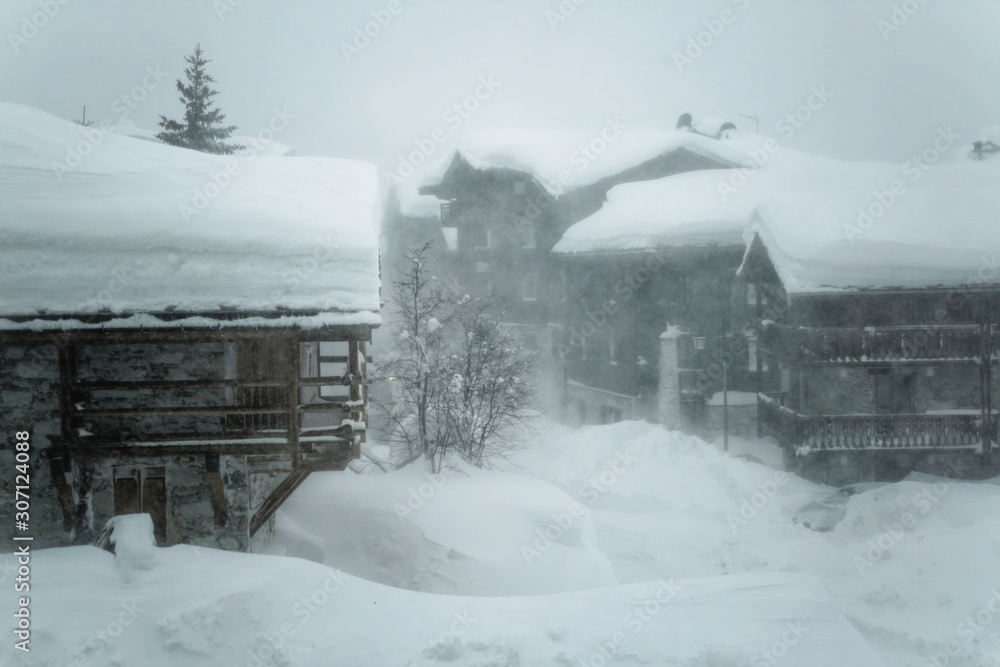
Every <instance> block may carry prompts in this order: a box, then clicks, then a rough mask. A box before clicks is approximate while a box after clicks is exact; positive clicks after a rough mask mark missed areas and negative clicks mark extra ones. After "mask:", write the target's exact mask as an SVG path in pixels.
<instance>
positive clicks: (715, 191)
mask: <svg viewBox="0 0 1000 667" xmlns="http://www.w3.org/2000/svg"><path fill="white" fill-rule="evenodd" d="M726 143H728V144H729V145H730V146H731V147H733V148H736V149H738V150H740V152H741V155H742V159H743V160H744V161H751V160H755V162H752V164H753V166H752V167H749V168H747V167H741V168H731V169H706V170H698V171H691V172H685V173H681V174H674V175H672V176H667V177H666V178H661V179H657V180H655V181H643V182H638V183H625V184H622V185H618V186H616V187H614V188H612V189H611V190H610V191H609V192H608V195H607V198H608V201H607V202H606V203H605V204H604V206H603V207H602V208H601V209H600V210H599V211H597V212H596V213H594V214H593V215H591V216H590V217H588V218H585V219H584V220H581V221H580V222H578V223H576V224H575V225H573V226H572V227H570V228H569V229H568V230H567V231H566V232H565V233H564V234H563V237H562V239H561V240H560V241H559V243H557V244H556V246H555V248H554V249H553V252H555V253H560V254H573V253H587V252H619V251H629V250H651V249H656V248H666V247H685V246H699V245H734V246H742V245H743V230H744V228H745V227H746V224H747V222H748V221H749V220H750V216H751V214H752V213H753V210H754V208H755V207H756V206H757V205H758V204H759V203H761V202H763V201H766V200H767V199H769V198H771V197H773V196H775V195H776V194H779V193H782V192H789V191H797V190H824V189H844V188H865V187H872V188H874V187H876V186H879V185H882V184H884V183H886V182H888V181H890V180H891V179H892V178H893V175H894V173H895V172H897V171H898V170H899V167H898V165H891V164H884V163H849V162H842V161H839V160H834V159H831V158H826V157H822V156H817V155H810V154H806V153H801V152H799V151H795V150H792V149H790V148H786V147H784V146H781V145H780V144H779V143H778V142H777V141H776V140H774V139H772V138H767V137H762V136H760V135H743V136H741V137H738V138H736V139H733V140H731V141H728V142H726ZM751 156H754V157H753V158H751Z"/></svg>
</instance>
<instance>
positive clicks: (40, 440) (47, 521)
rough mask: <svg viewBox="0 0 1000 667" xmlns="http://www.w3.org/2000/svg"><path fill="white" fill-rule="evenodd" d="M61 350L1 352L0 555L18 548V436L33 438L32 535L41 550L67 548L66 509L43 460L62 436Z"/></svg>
mask: <svg viewBox="0 0 1000 667" xmlns="http://www.w3.org/2000/svg"><path fill="white" fill-rule="evenodd" d="M58 355H59V352H58V350H57V348H56V347H55V346H54V345H46V346H37V347H36V346H32V347H6V348H0V437H2V438H3V442H4V445H3V447H2V448H0V470H2V471H3V473H4V474H2V475H0V536H3V538H4V539H2V540H0V551H2V550H13V545H14V542H12V541H11V540H10V537H12V536H13V532H14V502H15V489H14V481H15V479H14V470H15V468H14V465H15V459H14V453H15V452H14V441H15V440H14V435H15V433H16V432H17V431H27V432H29V433H30V434H31V446H32V447H31V451H30V465H31V510H30V514H31V521H30V527H31V528H30V531H29V533H30V534H31V535H32V536H34V538H35V545H36V546H37V547H45V546H60V545H63V544H68V543H69V540H70V536H69V534H67V533H65V532H64V531H63V514H62V507H61V505H60V504H59V500H58V498H57V497H56V493H55V489H54V488H53V486H52V477H51V471H50V469H49V465H48V460H47V459H46V457H45V456H44V453H45V450H46V449H48V447H49V445H50V442H49V438H48V437H47V436H58V435H59V419H58V417H53V416H52V411H53V410H58V409H59V395H58V393H57V392H56V391H55V390H53V389H52V384H53V383H58V382H59V362H58Z"/></svg>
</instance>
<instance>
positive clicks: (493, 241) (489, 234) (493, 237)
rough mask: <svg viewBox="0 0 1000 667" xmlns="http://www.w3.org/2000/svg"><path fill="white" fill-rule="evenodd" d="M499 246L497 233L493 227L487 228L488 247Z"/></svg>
mask: <svg viewBox="0 0 1000 667" xmlns="http://www.w3.org/2000/svg"><path fill="white" fill-rule="evenodd" d="M496 246H497V238H496V234H494V233H493V230H492V229H487V230H486V247H487V248H495V247H496Z"/></svg>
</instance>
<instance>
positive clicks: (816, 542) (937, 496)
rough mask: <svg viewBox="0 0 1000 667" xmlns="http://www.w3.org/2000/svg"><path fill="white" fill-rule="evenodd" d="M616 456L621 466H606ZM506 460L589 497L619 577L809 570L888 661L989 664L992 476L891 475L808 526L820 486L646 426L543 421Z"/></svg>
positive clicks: (997, 558)
mask: <svg viewBox="0 0 1000 667" xmlns="http://www.w3.org/2000/svg"><path fill="white" fill-rule="evenodd" d="M619 453H624V454H625V455H626V456H627V457H628V458H629V460H630V465H628V466H627V467H625V468H622V466H621V465H620V464H619V466H618V469H616V468H615V460H616V457H617V456H618V455H619ZM513 463H514V464H516V465H517V466H518V467H517V469H518V470H519V471H520V472H522V474H532V475H535V476H538V477H541V478H542V479H547V480H549V481H551V482H553V483H554V484H556V485H557V486H559V487H560V488H562V489H564V490H565V491H566V492H567V493H569V494H570V495H571V496H573V497H574V498H576V499H577V500H579V501H580V502H583V503H586V504H587V506H588V508H589V509H590V510H591V516H592V518H593V521H594V524H595V526H596V528H597V533H598V538H599V540H600V544H601V547H602V549H603V550H604V552H605V553H606V554H607V555H608V558H609V560H610V561H611V564H612V566H613V567H614V569H615V572H616V574H617V576H618V578H619V580H620V581H622V582H623V583H627V582H630V581H645V580H652V579H657V578H662V577H677V578H682V577H692V576H708V575H713V574H733V573H745V572H760V571H770V572H795V573H801V574H807V575H811V576H813V577H816V578H817V579H818V580H819V581H821V582H823V584H824V585H825V586H826V588H827V590H829V591H830V592H831V593H832V594H833V596H834V597H835V598H836V600H837V603H838V606H839V608H840V609H841V610H842V611H843V612H844V613H845V614H847V617H848V618H849V619H850V620H851V621H852V623H853V624H854V625H855V627H857V628H858V629H859V630H860V631H861V632H862V634H863V635H865V637H866V638H867V639H868V640H869V641H870V642H871V643H872V644H873V645H874V646H875V647H876V648H878V649H879V650H880V652H881V653H882V655H883V658H884V659H886V660H887V662H888V664H891V665H907V666H910V665H912V666H918V665H919V666H921V667H924V666H926V665H933V664H935V663H934V662H932V659H937V660H938V663H937V664H941V665H943V664H948V665H967V666H975V667H986V666H991V667H995V666H996V665H998V664H1000V574H998V573H1000V488H998V487H997V486H996V485H992V484H972V483H961V482H942V481H937V482H912V481H907V482H901V483H898V484H890V485H887V486H884V487H881V488H879V489H875V490H873V491H868V492H866V493H862V494H859V495H856V496H854V497H852V498H851V500H850V502H849V504H848V510H847V516H846V518H845V519H844V521H843V522H841V523H840V524H839V525H838V526H837V527H836V528H835V529H834V530H833V531H831V532H827V533H817V532H813V531H810V530H807V529H805V528H803V527H802V526H799V525H797V524H796V523H794V522H793V521H792V516H793V515H794V513H795V511H796V510H797V509H799V508H800V507H801V506H802V505H803V504H805V503H806V502H807V501H808V500H810V499H813V498H815V497H817V496H822V495H824V494H825V493H827V492H829V489H826V488H825V487H820V486H818V485H814V484H812V483H810V482H806V481H804V480H802V479H800V478H798V477H796V476H794V475H790V474H786V473H782V472H779V471H775V470H773V469H770V468H767V467H765V466H763V465H759V464H756V463H750V462H745V461H742V460H739V459H734V458H732V457H727V456H725V455H723V454H722V453H721V452H719V451H718V450H717V449H715V448H713V447H708V446H706V445H705V444H704V443H702V442H701V441H700V440H699V439H698V438H695V437H691V436H686V435H683V434H679V433H671V432H668V431H665V430H664V429H662V428H660V427H657V426H653V425H649V424H644V423H638V422H625V423H620V424H615V425H611V426H595V427H587V428H582V429H579V430H572V429H568V428H564V427H553V428H551V429H549V430H547V431H546V432H544V433H543V434H542V435H541V436H540V437H539V438H538V439H537V440H536V442H534V443H533V445H532V446H530V447H528V448H526V449H525V450H524V451H523V452H522V453H520V454H519V455H517V456H516V457H515V458H514V461H513ZM588 499H590V502H589V503H588ZM977 619H978V620H977ZM843 664H845V665H846V664H849V663H847V662H844V663H843Z"/></svg>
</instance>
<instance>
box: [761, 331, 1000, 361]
mask: <svg viewBox="0 0 1000 667" xmlns="http://www.w3.org/2000/svg"><path fill="white" fill-rule="evenodd" d="M998 338H1000V337H998V332H996V331H992V330H991V331H989V332H986V331H984V329H983V328H981V327H979V326H960V325H958V326H926V327H921V326H913V327H879V328H875V327H865V328H854V329H843V328H841V329H835V328H829V329H826V328H824V329H819V328H817V329H812V328H805V327H801V328H795V327H791V326H788V325H783V324H774V323H771V324H768V325H767V326H765V327H762V329H761V333H760V345H761V348H762V349H763V350H766V351H767V352H769V353H770V354H773V355H775V356H777V357H778V358H781V359H785V360H787V361H789V362H792V363H804V364H809V363H841V364H847V363H859V364H866V363H867V364H876V363H887V362H898V361H977V360H979V359H981V358H983V356H984V353H985V354H987V355H988V356H989V357H990V358H992V359H994V360H995V359H996V358H997V349H998V342H1000V340H998Z"/></svg>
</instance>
